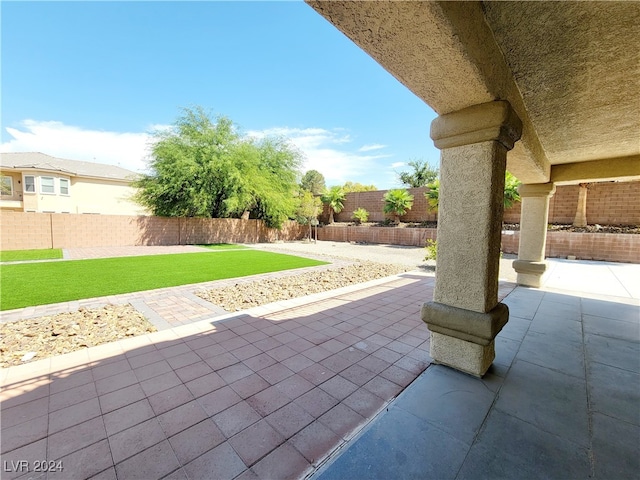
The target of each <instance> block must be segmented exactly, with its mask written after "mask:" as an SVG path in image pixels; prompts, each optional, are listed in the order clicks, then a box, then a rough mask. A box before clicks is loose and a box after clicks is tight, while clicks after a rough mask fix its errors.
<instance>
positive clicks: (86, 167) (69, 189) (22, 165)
mask: <svg viewBox="0 0 640 480" xmlns="http://www.w3.org/2000/svg"><path fill="white" fill-rule="evenodd" d="M0 174H1V176H2V178H1V184H0V185H1V190H0V209H2V210H13V211H19V212H40V213H93V214H105V215H145V214H147V213H148V212H147V211H146V209H145V208H144V207H142V206H140V205H138V204H136V203H135V202H134V201H133V200H132V198H131V197H132V195H133V194H134V193H135V189H134V188H133V187H132V186H131V182H132V181H133V180H134V179H135V177H136V175H137V174H136V173H135V172H132V171H131V170H127V169H124V168H120V167H116V166H113V165H104V164H101V163H91V162H81V161H77V160H66V159H62V158H56V157H52V156H50V155H45V154H44V153H39V152H29V153H1V154H0Z"/></svg>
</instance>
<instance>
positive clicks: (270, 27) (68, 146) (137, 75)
mask: <svg viewBox="0 0 640 480" xmlns="http://www.w3.org/2000/svg"><path fill="white" fill-rule="evenodd" d="M1 8H2V11H1V15H2V17H1V18H2V25H1V26H2V47H1V56H2V115H1V122H2V136H1V141H2V144H1V145H0V152H9V151H41V152H43V153H48V154H50V155H54V156H59V157H63V158H70V159H75V160H87V161H96V162H101V163H111V164H120V165H121V166H123V167H126V168H130V169H132V170H135V171H144V169H145V155H146V151H145V149H146V145H147V143H148V138H149V137H148V133H149V132H150V131H152V130H153V129H154V128H156V127H159V126H160V127H161V126H163V125H168V124H171V123H172V122H173V121H174V120H175V119H176V117H177V116H178V115H179V113H180V108H181V107H190V106H194V105H200V106H202V107H204V108H205V109H207V110H208V111H210V112H211V113H212V115H214V116H215V115H225V116H228V117H229V118H231V119H232V120H233V121H234V122H235V123H236V124H237V125H239V127H240V128H241V130H242V131H243V132H245V133H247V134H253V135H263V134H278V135H284V136H286V137H288V138H290V139H291V142H292V143H293V144H295V145H296V146H297V147H298V148H299V149H300V150H301V151H302V153H303V154H304V156H305V164H304V168H303V171H305V170H308V169H312V168H314V169H317V170H319V171H320V172H322V173H323V174H324V175H325V177H326V179H327V183H328V184H329V185H332V184H338V183H342V182H344V181H347V180H350V181H358V182H361V183H367V184H369V183H374V184H375V185H376V186H378V187H379V188H392V187H394V186H397V185H398V184H397V179H396V175H395V173H394V172H396V171H401V170H402V169H403V164H404V163H406V162H407V161H409V160H411V159H424V160H428V161H429V162H431V163H432V164H434V165H437V163H438V158H439V153H438V151H437V150H436V149H435V147H434V146H433V143H432V141H431V140H430V138H429V125H430V123H431V121H432V120H433V118H435V113H434V112H433V111H432V110H431V109H430V108H429V107H428V106H427V105H426V104H425V103H424V102H422V101H421V100H419V99H418V98H417V97H416V96H415V95H413V94H412V93H411V92H410V91H409V90H408V89H407V88H406V87H404V86H403V85H402V84H400V83H399V82H398V81H397V80H396V79H395V78H393V77H392V76H391V75H390V74H389V73H388V72H387V71H385V70H384V69H383V68H382V67H381V66H380V65H378V64H377V63H376V62H375V61H374V60H373V59H371V58H370V57H369V56H368V55H367V54H366V53H364V52H363V51H362V50H360V49H359V48H358V47H357V46H356V45H355V44H353V43H352V42H351V41H350V40H349V39H348V38H346V37H345V36H344V35H343V34H342V33H341V32H339V31H338V30H337V29H336V28H334V27H333V26H332V25H331V24H330V23H329V22H327V21H326V20H325V19H324V18H323V17H321V16H320V15H318V14H317V13H316V12H315V11H314V10H313V9H312V8H311V7H309V6H307V5H306V4H304V3H303V2H298V1H290V2H12V1H9V2H7V1H3V2H2V4H1Z"/></svg>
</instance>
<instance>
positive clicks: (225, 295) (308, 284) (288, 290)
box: [195, 262, 412, 312]
mask: <svg viewBox="0 0 640 480" xmlns="http://www.w3.org/2000/svg"><path fill="white" fill-rule="evenodd" d="M409 270H412V268H411V267H408V266H403V265H390V264H382V263H375V262H361V263H355V264H352V265H347V266H344V267H340V268H336V269H332V270H323V271H316V272H307V273H302V274H300V275H292V276H287V277H280V278H273V279H268V280H260V281H258V282H251V283H237V284H236V285H233V286H229V287H224V288H216V289H213V290H200V291H197V292H195V293H196V295H198V296H199V297H200V298H202V299H204V300H207V301H209V302H211V303H214V304H216V305H218V306H220V307H222V308H224V309H225V310H226V311H228V312H236V311H239V310H245V309H247V308H251V307H257V306H260V305H265V304H267V303H272V302H280V301H282V300H289V299H291V298H297V297H302V296H305V295H310V294H312V293H320V292H326V291H328V290H333V289H336V288H340V287H346V286H349V285H354V284H356V283H362V282H367V281H369V280H375V279H377V278H383V277H388V276H390V275H397V274H398V273H403V272H406V271H409Z"/></svg>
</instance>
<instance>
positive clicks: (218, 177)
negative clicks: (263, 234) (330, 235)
mask: <svg viewBox="0 0 640 480" xmlns="http://www.w3.org/2000/svg"><path fill="white" fill-rule="evenodd" d="M299 165H300V154H299V153H298V152H297V151H295V150H293V149H292V148H291V147H290V146H289V144H288V143H287V142H285V141H284V140H283V139H277V138H265V139H263V140H260V141H257V140H250V139H246V138H242V137H241V136H240V134H239V133H238V129H237V128H236V127H235V126H234V124H233V122H232V121H231V120H229V119H228V118H226V117H218V118H217V119H216V120H215V121H213V120H211V118H210V117H209V115H207V113H206V112H205V111H204V110H203V109H202V108H201V107H196V108H194V109H184V110H183V112H182V115H181V116H180V117H179V118H178V119H177V120H176V122H175V124H174V126H173V128H171V129H169V130H164V131H159V132H156V133H155V138H154V142H153V144H152V148H151V161H150V162H149V170H150V172H151V173H149V174H148V175H144V176H142V177H141V178H140V180H138V181H137V182H135V183H134V185H135V186H136V187H137V188H138V193H137V194H136V197H135V198H136V200H137V201H138V202H139V203H140V204H142V205H144V206H146V207H148V208H149V209H150V210H151V211H152V212H153V214H154V215H159V216H168V217H216V218H225V217H239V216H244V217H248V214H249V213H252V214H253V216H254V217H255V218H261V219H263V220H265V222H266V224H267V225H268V226H270V227H276V228H279V227H280V226H281V225H282V222H283V221H284V220H286V219H287V218H291V217H293V215H294V214H295V208H296V202H295V199H294V198H293V192H294V191H295V189H296V188H297V186H296V178H297V175H298V171H297V169H298V167H299Z"/></svg>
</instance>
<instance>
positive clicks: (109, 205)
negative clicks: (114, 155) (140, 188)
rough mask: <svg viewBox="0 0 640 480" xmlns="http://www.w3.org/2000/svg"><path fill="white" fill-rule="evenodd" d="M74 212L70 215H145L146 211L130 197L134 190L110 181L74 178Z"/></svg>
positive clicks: (120, 183) (72, 188) (72, 189)
mask: <svg viewBox="0 0 640 480" xmlns="http://www.w3.org/2000/svg"><path fill="white" fill-rule="evenodd" d="M71 191H72V197H73V203H74V210H73V211H72V212H71V213H100V214H103V215H146V214H148V212H147V211H146V209H145V208H144V207H142V206H140V205H138V204H137V203H135V202H134V201H133V200H132V199H131V197H132V195H133V194H134V193H135V189H134V188H133V187H131V186H129V185H128V184H124V183H122V182H116V181H111V180H97V179H91V180H88V179H83V178H74V179H72V181H71Z"/></svg>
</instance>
